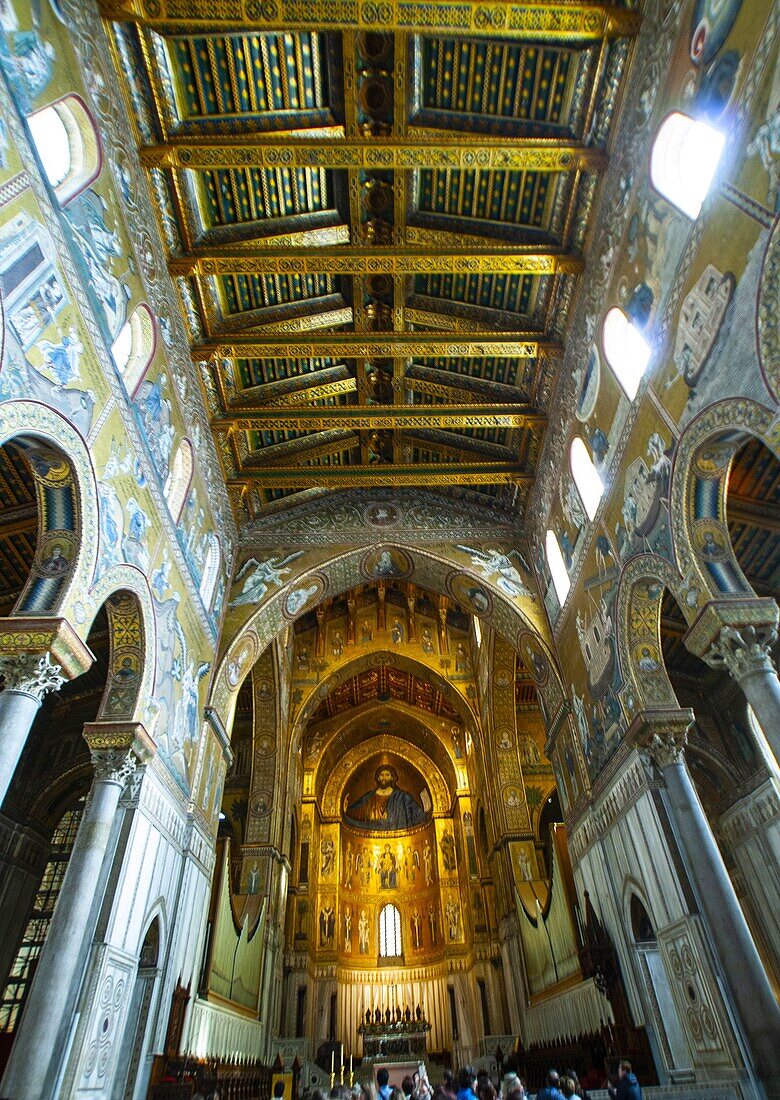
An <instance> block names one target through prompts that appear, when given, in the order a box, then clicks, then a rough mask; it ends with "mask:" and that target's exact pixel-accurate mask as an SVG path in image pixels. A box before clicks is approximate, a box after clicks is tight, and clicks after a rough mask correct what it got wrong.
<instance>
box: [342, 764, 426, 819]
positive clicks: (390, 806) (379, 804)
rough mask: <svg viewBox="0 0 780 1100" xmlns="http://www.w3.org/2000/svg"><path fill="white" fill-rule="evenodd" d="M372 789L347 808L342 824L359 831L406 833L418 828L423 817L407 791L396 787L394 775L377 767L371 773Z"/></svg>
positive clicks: (391, 769) (387, 768) (387, 766)
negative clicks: (356, 828) (344, 820)
mask: <svg viewBox="0 0 780 1100" xmlns="http://www.w3.org/2000/svg"><path fill="white" fill-rule="evenodd" d="M374 780H375V783H376V786H375V787H374V789H373V790H370V791H366V793H365V794H362V795H361V796H360V798H357V799H356V800H355V801H354V802H352V803H350V805H348V806H347V808H346V811H345V813H344V817H345V819H346V821H347V822H348V823H349V824H350V825H355V826H357V827H358V828H360V829H372V830H374V829H409V828H411V827H412V826H414V825H422V823H423V822H424V821H425V818H426V814H425V810H424V809H423V808H422V806H421V805H420V803H419V802H418V801H417V799H416V798H415V797H414V795H412V794H410V793H409V792H408V791H405V790H403V789H402V788H401V787H399V786H398V772H397V771H396V770H395V768H394V767H392V765H390V764H380V766H379V767H378V768H377V769H376V772H375V773H374Z"/></svg>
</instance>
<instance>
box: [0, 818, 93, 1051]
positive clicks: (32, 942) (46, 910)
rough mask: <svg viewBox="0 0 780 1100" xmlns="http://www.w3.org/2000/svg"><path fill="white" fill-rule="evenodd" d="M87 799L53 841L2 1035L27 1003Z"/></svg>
mask: <svg viewBox="0 0 780 1100" xmlns="http://www.w3.org/2000/svg"><path fill="white" fill-rule="evenodd" d="M83 811H84V799H83V798H82V799H81V800H80V801H79V803H78V805H77V806H75V807H74V808H73V809H71V810H67V811H66V812H65V813H64V814H63V815H62V817H61V818H60V821H59V824H58V825H57V827H56V829H55V830H54V834H53V836H52V838H51V849H50V853H49V862H48V863H47V864H46V869H45V870H44V872H43V878H42V879H41V882H40V885H39V886H38V892H37V893H36V895H35V901H34V902H33V907H32V912H31V913H30V918H29V920H28V921H27V927H26V928H25V930H24V935H23V936H22V942H21V943H20V945H19V949H18V951H17V952H16V957H15V958H14V961H13V963H12V965H11V970H10V972H9V974H8V980H7V981H6V986H5V989H4V991H3V996H2V1000H0V1032H8V1033H12V1032H14V1031H16V1028H17V1026H18V1024H19V1018H20V1016H21V1013H22V1009H23V1008H24V1002H25V1001H26V999H27V994H28V992H29V989H30V983H31V982H32V979H33V976H34V975H35V968H36V966H37V963H38V959H39V958H40V955H41V952H42V951H43V945H44V944H45V943H46V936H47V935H48V933H49V925H50V924H51V918H52V915H53V913H54V906H55V905H56V904H57V898H58V897H59V896H60V890H61V888H62V880H63V878H64V877H65V871H66V870H67V867H68V860H69V859H70V855H71V852H72V851H73V845H74V844H75V842H76V833H77V832H78V827H79V822H80V821H81V815H82V813H83Z"/></svg>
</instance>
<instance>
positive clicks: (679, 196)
mask: <svg viewBox="0 0 780 1100" xmlns="http://www.w3.org/2000/svg"><path fill="white" fill-rule="evenodd" d="M725 142H726V135H725V134H723V133H721V131H720V130H716V129H715V128H714V127H713V126H710V125H709V124H708V123H706V122H700V121H699V120H698V119H695V118H691V117H690V115H684V114H682V113H681V112H680V111H674V112H673V113H672V114H670V115H668V116H667V117H666V118H665V119H664V121H663V122H662V123H661V125H660V126H659V128H658V133H657V134H656V136H655V141H654V142H653V150H652V153H651V154H650V179H651V181H652V184H653V187H655V189H656V191H659V192H660V194H662V195H663V197H664V198H665V199H667V200H668V201H669V202H670V203H671V204H672V205H673V206H676V207H677V209H678V210H681V211H682V212H683V214H687V215H688V217H689V218H693V219H696V218H698V216H699V212H700V211H701V208H702V203H703V202H704V200H705V199H706V197H707V193H708V192H709V189H710V187H711V185H712V180H713V177H714V175H715V172H716V170H717V167H718V163H719V161H720V158H721V155H722V153H723V146H724V144H725Z"/></svg>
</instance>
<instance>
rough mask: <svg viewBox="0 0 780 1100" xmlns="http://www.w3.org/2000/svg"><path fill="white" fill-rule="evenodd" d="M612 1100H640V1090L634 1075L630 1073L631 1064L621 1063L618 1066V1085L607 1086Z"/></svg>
mask: <svg viewBox="0 0 780 1100" xmlns="http://www.w3.org/2000/svg"><path fill="white" fill-rule="evenodd" d="M607 1088H608V1089H609V1095H610V1096H611V1097H612V1100H642V1090H641V1088H640V1087H639V1082H638V1081H637V1079H636V1075H635V1074H633V1073H632V1072H631V1063H630V1062H626V1061H623V1062H621V1063H620V1065H619V1066H618V1083H617V1087H616V1086H615V1085H607Z"/></svg>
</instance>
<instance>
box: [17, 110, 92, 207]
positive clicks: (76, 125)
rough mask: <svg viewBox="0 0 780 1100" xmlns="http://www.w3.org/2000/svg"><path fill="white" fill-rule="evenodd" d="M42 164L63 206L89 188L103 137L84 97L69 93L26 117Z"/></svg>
mask: <svg viewBox="0 0 780 1100" xmlns="http://www.w3.org/2000/svg"><path fill="white" fill-rule="evenodd" d="M27 125H28V127H29V129H30V136H31V137H32V140H33V144H34V145H35V149H36V151H37V153H38V157H39V158H40V161H41V165H42V167H43V170H44V172H45V174H46V178H47V179H48V181H49V183H50V184H51V186H52V187H53V188H54V191H55V194H56V196H57V198H58V199H59V201H60V204H61V205H63V206H64V205H65V204H66V203H68V202H70V201H71V199H74V198H75V197H76V195H79V194H81V192H82V191H83V190H84V189H85V188H86V187H89V185H90V184H91V183H93V182H94V181H95V180H96V179H97V177H98V175H99V173H100V166H101V160H102V152H101V147H100V137H99V135H98V132H97V128H96V126H95V123H94V120H93V118H92V115H91V114H90V113H89V111H88V110H87V107H86V104H85V103H84V101H83V100H82V99H80V98H79V97H78V96H75V95H67V96H64V97H63V98H62V99H58V100H57V102H56V103H50V104H49V105H48V106H47V107H42V108H41V110H40V111H35V112H34V113H33V114H31V115H29V116H28V118H27Z"/></svg>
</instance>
